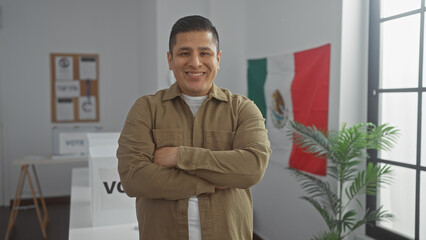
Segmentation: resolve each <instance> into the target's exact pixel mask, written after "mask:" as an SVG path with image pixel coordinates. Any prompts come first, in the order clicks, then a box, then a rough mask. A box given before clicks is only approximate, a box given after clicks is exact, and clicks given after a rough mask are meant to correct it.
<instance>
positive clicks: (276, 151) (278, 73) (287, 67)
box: [264, 54, 294, 166]
mask: <svg viewBox="0 0 426 240" xmlns="http://www.w3.org/2000/svg"><path fill="white" fill-rule="evenodd" d="M293 78H294V55H293V54H285V55H279V56H274V57H269V58H267V77H266V82H265V89H264V91H265V101H266V106H267V116H266V126H267V128H268V136H269V140H270V142H271V149H272V155H271V158H270V159H271V160H273V161H274V160H275V161H276V162H278V163H280V164H284V165H285V166H288V159H289V158H290V153H291V150H292V146H293V144H292V141H291V140H290V139H289V137H288V136H287V132H286V130H285V125H286V124H287V121H288V120H292V119H293V104H292V99H291V84H292V82H293Z"/></svg>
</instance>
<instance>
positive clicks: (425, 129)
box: [420, 93, 426, 224]
mask: <svg viewBox="0 0 426 240" xmlns="http://www.w3.org/2000/svg"><path fill="white" fill-rule="evenodd" d="M422 99H423V100H422V148H421V149H420V151H421V152H420V155H421V158H422V162H421V165H422V166H423V167H426V93H423V95H422ZM425 187H426V185H425ZM425 201H426V199H425ZM425 224H426V223H425Z"/></svg>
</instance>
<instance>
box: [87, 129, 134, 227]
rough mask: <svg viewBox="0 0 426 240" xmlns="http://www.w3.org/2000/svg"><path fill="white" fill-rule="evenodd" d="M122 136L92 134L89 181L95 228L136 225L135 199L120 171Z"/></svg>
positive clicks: (89, 139)
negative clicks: (119, 153) (131, 195)
mask: <svg viewBox="0 0 426 240" xmlns="http://www.w3.org/2000/svg"><path fill="white" fill-rule="evenodd" d="M119 135H120V133H88V134H87V139H88V143H89V180H90V188H91V192H92V194H91V195H92V201H91V206H90V208H91V216H92V222H93V226H94V227H98V226H109V225H116V224H126V223H135V222H137V219H136V207H135V199H134V198H130V197H128V196H127V195H126V194H125V193H124V191H123V188H122V186H121V182H120V177H119V175H118V171H117V163H118V160H117V157H116V151H117V148H118V143H117V141H118V138H119Z"/></svg>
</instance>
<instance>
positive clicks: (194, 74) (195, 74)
mask: <svg viewBox="0 0 426 240" xmlns="http://www.w3.org/2000/svg"><path fill="white" fill-rule="evenodd" d="M188 75H191V76H195V77H199V76H201V75H203V73H190V72H189V73H188Z"/></svg>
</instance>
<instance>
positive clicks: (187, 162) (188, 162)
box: [183, 160, 191, 166]
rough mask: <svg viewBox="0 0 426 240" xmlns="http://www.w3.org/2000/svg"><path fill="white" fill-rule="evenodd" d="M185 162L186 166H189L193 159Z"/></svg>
mask: <svg viewBox="0 0 426 240" xmlns="http://www.w3.org/2000/svg"><path fill="white" fill-rule="evenodd" d="M183 164H184V165H185V166H189V165H191V161H189V160H185V161H184V162H183Z"/></svg>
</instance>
